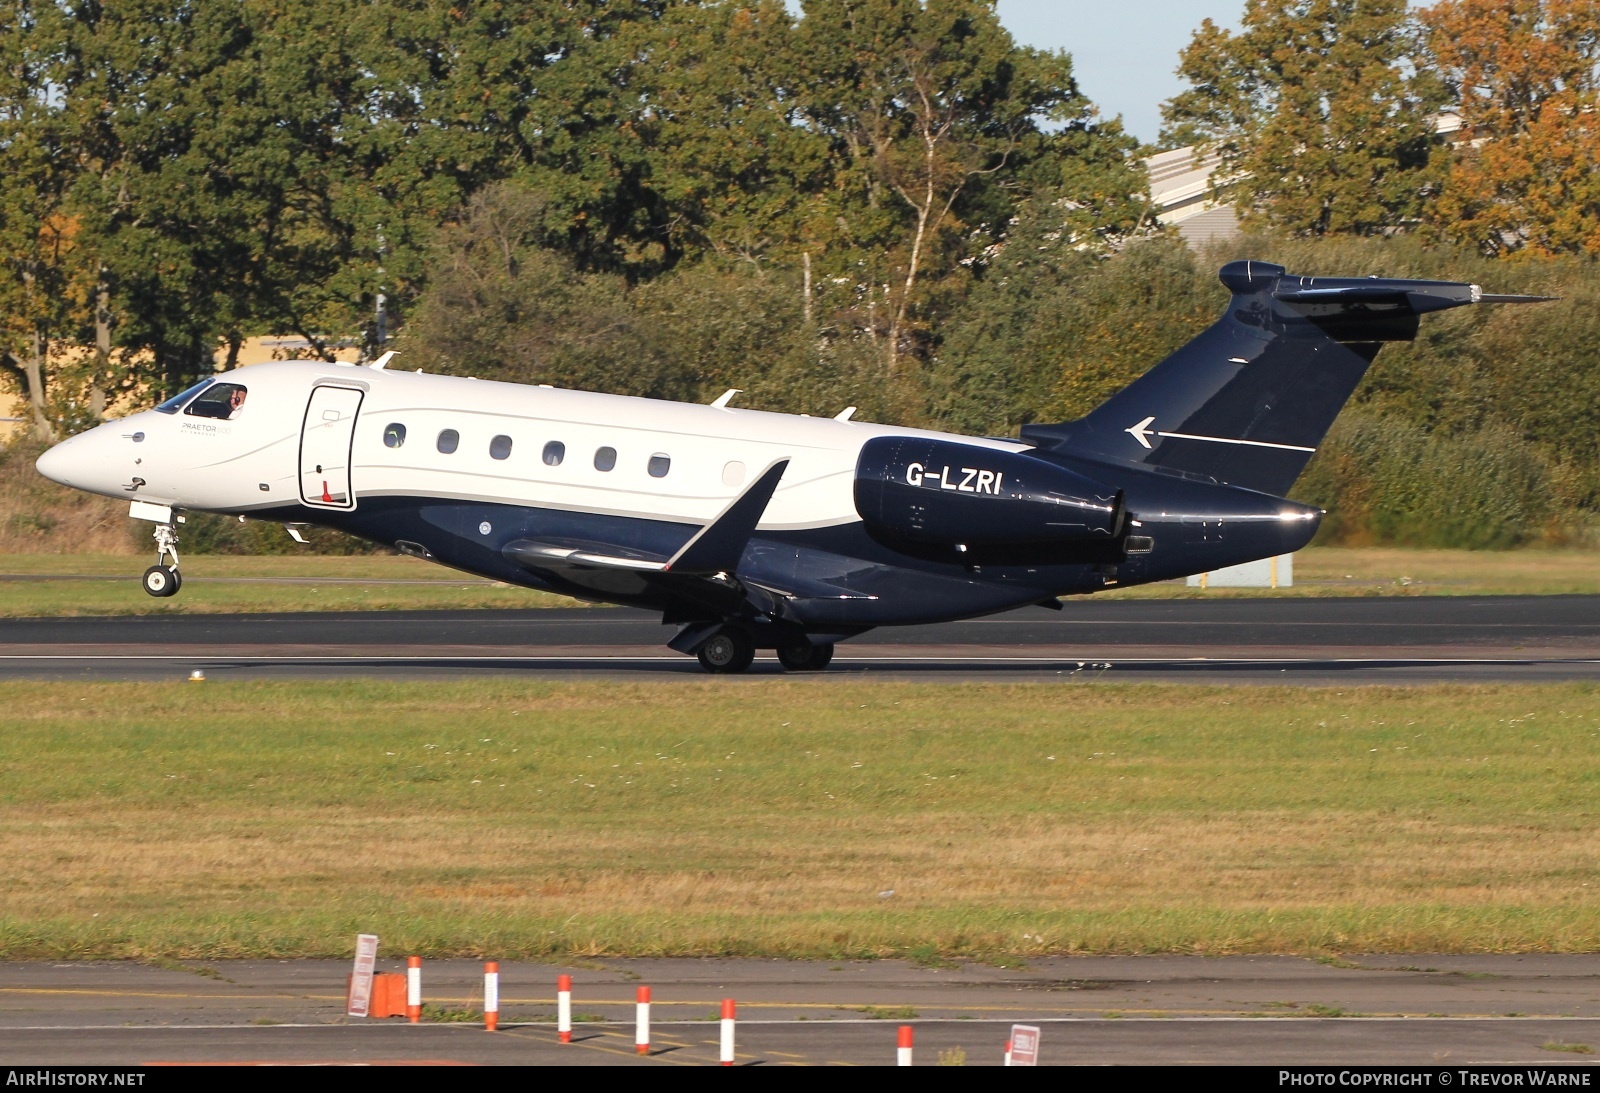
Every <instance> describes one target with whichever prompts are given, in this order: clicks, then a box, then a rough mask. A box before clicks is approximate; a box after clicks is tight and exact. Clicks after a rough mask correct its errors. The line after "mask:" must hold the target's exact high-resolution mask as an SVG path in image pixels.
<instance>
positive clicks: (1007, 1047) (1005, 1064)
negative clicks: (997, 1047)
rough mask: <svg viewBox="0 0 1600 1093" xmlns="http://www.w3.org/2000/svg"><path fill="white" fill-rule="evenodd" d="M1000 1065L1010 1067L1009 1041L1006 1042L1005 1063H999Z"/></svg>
mask: <svg viewBox="0 0 1600 1093" xmlns="http://www.w3.org/2000/svg"><path fill="white" fill-rule="evenodd" d="M1000 1065H1001V1066H1010V1065H1011V1041H1010V1040H1007V1041H1006V1061H1005V1062H1003V1063H1001V1064H1000Z"/></svg>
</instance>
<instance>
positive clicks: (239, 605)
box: [0, 547, 1600, 618]
mask: <svg viewBox="0 0 1600 1093" xmlns="http://www.w3.org/2000/svg"><path fill="white" fill-rule="evenodd" d="M148 564H149V561H148V560H147V559H141V558H130V557H127V556H119V555H102V554H13V555H8V556H6V557H5V558H4V559H3V560H0V617H9V618H17V617H24V616H38V615H133V614H140V615H144V614H152V615H154V614H220V613H234V612H256V611H359V610H427V609H438V610H444V609H450V608H474V607H498V608H521V607H552V606H573V605H574V604H575V603H576V601H574V600H570V599H566V598H565V597H561V596H552V595H547V594H545V593H540V592H532V591H529V590H527V589H523V588H511V587H507V586H505V585H500V584H496V583H494V582H491V581H485V580H481V579H480V578H477V577H473V576H470V575H467V574H463V573H456V572H455V571H453V570H448V569H445V568H443V567H442V566H438V565H435V564H433V563H430V562H422V561H418V560H416V559H414V558H401V557H391V556H365V557H329V556H318V555H273V556H266V557H258V558H249V557H236V556H215V557H208V556H206V555H194V556H192V557H191V556H186V557H185V559H184V563H183V573H184V576H185V578H186V579H187V583H186V584H185V585H184V589H183V591H182V592H181V593H179V594H178V595H177V596H175V597H173V598H171V599H164V600H157V599H152V598H151V597H149V596H147V595H145V594H144V592H143V591H141V590H140V588H139V584H138V577H139V574H140V573H142V572H143V571H144V567H145V566H146V565H148ZM8 578H11V579H8ZM18 578H28V579H18ZM38 578H48V579H43V580H41V579H38ZM1295 580H1296V582H1297V583H1296V585H1295V587H1293V588H1288V589H1280V590H1277V591H1272V590H1269V589H1209V590H1205V591H1202V590H1200V589H1197V588H1188V587H1186V586H1185V585H1184V584H1183V583H1182V582H1181V581H1180V582H1168V583H1164V584H1157V585H1147V586H1143V587H1139V588H1127V589H1119V590H1115V591H1111V592H1104V593H1099V595H1101V596H1109V597H1112V598H1116V599H1121V598H1139V599H1145V598H1151V597H1156V598H1179V597H1182V598H1195V599H1200V598H1211V599H1217V598H1225V597H1234V596H1419V595H1432V596H1439V595H1477V596H1481V595H1545V594H1554V593H1589V594H1600V552H1597V551H1556V550H1516V551H1501V552H1492V551H1468V550H1390V549H1380V548H1369V549H1361V550H1353V549H1342V548H1331V547H1320V548H1313V549H1311V550H1305V551H1301V552H1300V553H1299V554H1297V555H1296V556H1295Z"/></svg>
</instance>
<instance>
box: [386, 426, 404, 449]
mask: <svg viewBox="0 0 1600 1093" xmlns="http://www.w3.org/2000/svg"><path fill="white" fill-rule="evenodd" d="M405 442H406V427H405V426H404V425H402V424H400V423H399V422H398V421H393V422H390V423H389V424H388V425H385V426H384V427H383V446H384V447H385V448H398V447H400V445H402V444H404V443H405Z"/></svg>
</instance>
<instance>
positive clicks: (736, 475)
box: [722, 459, 744, 486]
mask: <svg viewBox="0 0 1600 1093" xmlns="http://www.w3.org/2000/svg"><path fill="white" fill-rule="evenodd" d="M722 484H723V485H724V486H742V485H744V464H743V463H740V462H739V461H738V460H737V459H735V460H734V461H733V462H732V463H729V464H728V465H727V466H725V467H723V468H722Z"/></svg>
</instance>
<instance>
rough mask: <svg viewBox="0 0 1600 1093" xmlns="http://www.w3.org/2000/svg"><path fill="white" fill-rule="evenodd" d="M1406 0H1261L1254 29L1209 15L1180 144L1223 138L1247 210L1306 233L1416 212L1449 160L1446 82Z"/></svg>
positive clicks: (1250, 1)
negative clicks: (1429, 57)
mask: <svg viewBox="0 0 1600 1093" xmlns="http://www.w3.org/2000/svg"><path fill="white" fill-rule="evenodd" d="M1414 52H1415V34H1414V30H1413V27H1412V24H1411V21H1410V18H1409V16H1408V14H1407V10H1406V3H1405V0H1247V3H1246V5H1245V11H1244V19H1243V25H1242V29H1241V30H1240V31H1239V32H1238V33H1237V34H1234V33H1231V32H1229V31H1226V30H1223V29H1221V28H1220V27H1218V26H1217V25H1216V24H1214V23H1213V22H1211V20H1209V19H1207V20H1206V21H1205V22H1204V23H1202V24H1201V27H1200V29H1199V30H1198V31H1196V32H1195V36H1194V39H1193V41H1191V42H1190V44H1189V45H1188V46H1187V47H1186V48H1185V49H1184V51H1183V53H1182V54H1181V57H1180V63H1179V68H1178V72H1179V74H1180V75H1182V76H1183V77H1184V78H1185V79H1187V80H1188V81H1189V83H1190V84H1191V87H1190V88H1189V90H1187V91H1184V92H1183V93H1181V94H1179V95H1178V96H1176V97H1175V98H1174V99H1172V101H1171V102H1169V103H1168V104H1167V105H1166V107H1165V108H1164V111H1163V114H1164V117H1165V120H1166V129H1165V130H1164V131H1163V134H1162V141H1163V143H1164V144H1166V145H1167V146H1168V147H1182V146H1184V145H1188V144H1196V145H1203V146H1215V147H1216V148H1218V149H1219V150H1220V151H1221V153H1222V165H1221V168H1220V169H1219V171H1218V173H1217V178H1218V179H1219V180H1221V183H1222V186H1224V187H1227V188H1229V189H1230V190H1231V193H1232V195H1233V198H1234V201H1235V203H1236V204H1237V205H1238V208H1239V210H1240V212H1241V214H1243V215H1244V216H1245V217H1247V218H1253V219H1255V220H1257V221H1259V222H1261V223H1263V224H1265V225H1270V226H1272V227H1275V228H1279V229H1282V230H1286V231H1289V232H1292V233H1296V234H1305V235H1328V234H1339V233H1353V234H1357V235H1373V234H1381V233H1383V232H1387V231H1391V230H1393V229H1395V228H1398V227H1402V226H1405V225H1408V224H1410V223H1412V222H1414V221H1415V220H1416V219H1417V218H1418V217H1419V215H1420V214H1421V210H1422V203H1423V199H1424V196H1425V194H1426V193H1427V192H1428V191H1429V189H1430V188H1431V187H1433V186H1434V185H1435V183H1436V179H1437V176H1438V174H1439V173H1440V171H1441V170H1442V168H1441V165H1440V156H1441V155H1442V152H1441V143H1440V141H1439V139H1438V138H1437V137H1436V136H1435V134H1434V131H1433V124H1432V119H1431V117H1430V114H1431V112H1432V111H1433V109H1434V108H1435V106H1436V105H1437V104H1438V101H1439V95H1440V92H1439V89H1438V88H1437V87H1436V85H1435V83H1434V82H1433V81H1432V80H1431V79H1430V78H1429V77H1428V76H1427V75H1426V74H1425V73H1423V74H1416V73H1413V72H1412V71H1411V70H1410V67H1409V62H1410V61H1411V59H1412V56H1413V54H1414Z"/></svg>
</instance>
